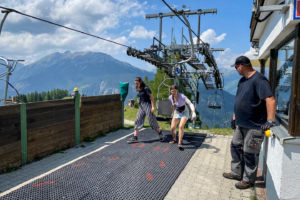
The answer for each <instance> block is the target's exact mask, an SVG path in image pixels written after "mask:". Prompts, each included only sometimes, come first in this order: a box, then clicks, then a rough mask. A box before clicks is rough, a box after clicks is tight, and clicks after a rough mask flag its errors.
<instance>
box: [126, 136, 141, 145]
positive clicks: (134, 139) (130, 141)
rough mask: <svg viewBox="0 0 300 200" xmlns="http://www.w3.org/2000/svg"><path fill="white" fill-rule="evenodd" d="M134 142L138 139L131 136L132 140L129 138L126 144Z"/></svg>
mask: <svg viewBox="0 0 300 200" xmlns="http://www.w3.org/2000/svg"><path fill="white" fill-rule="evenodd" d="M135 142H138V139H137V137H135V136H133V137H132V138H130V139H129V140H128V141H127V143H135Z"/></svg>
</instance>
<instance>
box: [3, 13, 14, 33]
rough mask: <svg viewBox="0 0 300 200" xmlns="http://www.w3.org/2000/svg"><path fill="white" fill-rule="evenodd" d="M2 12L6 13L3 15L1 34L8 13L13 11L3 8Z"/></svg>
mask: <svg viewBox="0 0 300 200" xmlns="http://www.w3.org/2000/svg"><path fill="white" fill-rule="evenodd" d="M1 12H2V13H5V15H4V17H3V19H2V21H1V24H0V35H1V30H2V27H3V24H4V21H5V19H6V17H7V15H8V14H9V13H10V12H12V11H10V10H2V11H1Z"/></svg>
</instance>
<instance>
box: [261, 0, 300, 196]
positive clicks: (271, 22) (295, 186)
mask: <svg viewBox="0 0 300 200" xmlns="http://www.w3.org/2000/svg"><path fill="white" fill-rule="evenodd" d="M271 1H272V0H266V2H267V3H266V4H268V5H270V4H272V3H271ZM281 1H282V0H276V1H275V0H273V1H272V2H274V3H273V5H275V4H279V3H280V2H281ZM275 2H276V3H275ZM285 4H290V5H291V6H290V9H289V10H288V11H287V12H286V13H285V14H283V15H282V14H279V11H276V12H274V13H273V14H272V15H271V16H270V17H269V19H268V20H267V22H266V23H265V26H264V27H262V26H263V25H262V24H260V25H257V28H256V29H257V34H259V33H260V32H261V35H260V36H258V37H259V58H258V59H264V58H265V57H266V56H267V55H269V53H270V50H271V49H273V48H275V47H276V46H277V45H279V44H280V43H281V42H282V41H283V40H284V39H285V38H286V37H287V36H288V35H290V34H291V33H292V32H293V31H294V30H295V26H296V25H297V24H298V23H300V20H296V21H295V20H293V13H294V0H286V1H285ZM285 137H286V136H285ZM265 139H266V140H268V153H267V159H266V164H267V165H266V166H267V169H265V168H264V166H263V155H264V152H265V150H266V146H265V145H266V143H265V142H264V145H263V146H262V150H261V153H260V167H261V169H262V170H263V171H264V173H266V192H267V196H268V199H269V200H277V199H284V200H300V170H299V167H300V141H298V144H297V142H294V144H292V143H290V142H285V143H284V144H283V145H281V144H280V141H279V139H278V138H275V139H271V138H265Z"/></svg>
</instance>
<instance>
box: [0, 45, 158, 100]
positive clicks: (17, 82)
mask: <svg viewBox="0 0 300 200" xmlns="http://www.w3.org/2000/svg"><path fill="white" fill-rule="evenodd" d="M145 75H147V76H148V78H149V79H153V78H154V73H152V72H148V71H146V70H142V69H139V68H137V67H134V66H132V65H130V64H128V63H126V62H122V61H119V60H117V59H114V58H113V57H112V56H110V55H107V54H105V53H100V52H75V53H71V52H69V51H67V52H64V53H53V54H50V55H48V56H45V57H43V58H42V59H40V60H38V61H36V62H34V63H32V64H30V65H26V66H24V65H22V64H19V65H18V66H17V68H16V70H15V71H14V72H13V75H12V76H10V81H9V82H10V83H11V84H12V85H13V86H14V87H15V88H17V90H18V91H19V93H20V94H21V93H22V94H27V93H29V92H34V91H37V92H42V91H50V90H52V89H54V88H59V89H67V90H68V91H69V92H70V93H72V92H73V89H74V88H75V87H77V88H78V89H79V92H80V93H81V94H82V93H84V94H85V95H88V96H94V95H106V94H116V93H119V82H129V87H130V89H129V95H128V98H134V97H135V95H136V94H135V88H134V79H135V78H136V77H137V76H140V77H145ZM4 83H5V82H4V81H3V83H1V86H4ZM3 94H4V87H1V88H0V98H3ZM12 95H15V91H14V90H13V89H11V88H9V93H8V96H12Z"/></svg>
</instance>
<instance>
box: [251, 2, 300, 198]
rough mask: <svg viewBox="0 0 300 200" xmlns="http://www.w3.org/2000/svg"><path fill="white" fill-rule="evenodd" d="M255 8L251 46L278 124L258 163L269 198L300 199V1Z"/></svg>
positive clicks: (269, 4)
mask: <svg viewBox="0 0 300 200" xmlns="http://www.w3.org/2000/svg"><path fill="white" fill-rule="evenodd" d="M253 3H254V7H253V10H252V18H251V22H250V41H251V42H252V47H253V48H255V49H256V55H257V56H258V61H259V62H258V63H259V67H260V72H261V73H263V74H264V75H265V76H266V77H267V78H268V80H269V82H270V85H271V88H272V91H273V94H274V97H275V99H276V120H275V121H276V124H277V125H276V126H275V127H272V128H271V136H270V137H266V136H265V140H264V143H263V146H262V148H261V153H260V161H259V166H260V169H261V172H262V177H263V178H264V181H265V187H266V196H267V198H268V199H270V200H276V199H300V183H299V181H300V0H254V1H253ZM272 11H273V12H272ZM271 12H272V13H271Z"/></svg>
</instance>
